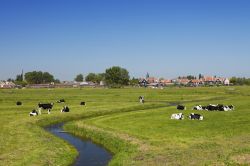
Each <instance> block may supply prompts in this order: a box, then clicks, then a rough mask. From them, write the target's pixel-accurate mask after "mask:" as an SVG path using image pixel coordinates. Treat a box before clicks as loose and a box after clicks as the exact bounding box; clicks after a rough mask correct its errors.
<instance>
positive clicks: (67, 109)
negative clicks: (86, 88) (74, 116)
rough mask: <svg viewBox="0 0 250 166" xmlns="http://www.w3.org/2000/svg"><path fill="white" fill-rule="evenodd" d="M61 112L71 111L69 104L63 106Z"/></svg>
mask: <svg viewBox="0 0 250 166" xmlns="http://www.w3.org/2000/svg"><path fill="white" fill-rule="evenodd" d="M61 112H69V107H68V106H64V107H63V108H62V110H61Z"/></svg>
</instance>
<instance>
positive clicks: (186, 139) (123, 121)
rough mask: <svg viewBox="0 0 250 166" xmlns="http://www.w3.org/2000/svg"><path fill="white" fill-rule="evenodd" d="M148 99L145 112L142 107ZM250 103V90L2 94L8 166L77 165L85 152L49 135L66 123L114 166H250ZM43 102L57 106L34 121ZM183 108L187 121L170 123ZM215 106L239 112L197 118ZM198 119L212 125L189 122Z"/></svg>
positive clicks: (1, 149)
mask: <svg viewBox="0 0 250 166" xmlns="http://www.w3.org/2000/svg"><path fill="white" fill-rule="evenodd" d="M140 95H142V96H145V104H140V103H139V102H138V96H140ZM61 98H63V99H65V100H66V103H65V104H67V105H68V106H69V107H70V109H71V112H70V113H66V114H62V113H60V109H61V107H62V106H63V105H64V104H58V103H55V102H56V101H57V100H59V99H61ZM249 99H250V87H248V86H245V87H244V86H242V87H207V88H205V87H202V88H175V87H172V88H166V89H145V88H123V89H98V88H82V89H15V90H14V89H9V90H0V126H1V132H0V165H3V166H6V165H70V164H72V163H73V161H74V159H75V158H76V157H77V151H76V150H75V149H74V148H73V147H72V146H71V145H69V144H68V143H66V142H65V141H63V140H60V139H59V138H57V137H55V136H53V135H52V134H50V133H48V132H46V131H45V130H44V129H43V128H44V127H45V126H48V125H51V124H55V123H59V122H65V126H64V129H65V130H66V131H69V132H71V133H73V134H75V135H77V136H79V137H84V138H90V139H92V140H93V141H94V142H96V143H99V144H102V145H103V146H104V147H105V148H107V149H108V150H109V151H111V152H112V153H113V154H114V157H113V159H112V160H111V162H110V165H249V164H250V102H249V101H250V100H249ZM16 101H22V102H23V105H22V106H16V104H15V103H16ZM80 101H85V102H86V103H87V105H86V106H80V104H79V103H80ZM38 102H54V103H55V105H54V108H53V110H52V112H51V114H50V115H48V114H46V111H44V113H43V114H42V115H41V116H37V117H29V116H28V114H29V112H30V111H31V110H32V109H34V108H35V107H36V106H37V103H38ZM178 103H182V104H184V105H186V106H187V110H185V111H184V114H185V119H184V120H182V121H178V120H170V116H171V114H172V113H178V112H180V111H178V110H176V106H175V105H176V104H178ZM210 103H213V104H219V103H222V104H233V105H234V106H235V111H231V112H207V111H192V110H191V109H192V107H193V106H194V105H196V104H210ZM191 112H199V113H200V114H202V115H204V120H203V121H192V120H189V119H188V118H187V117H186V116H187V115H188V114H189V113H191Z"/></svg>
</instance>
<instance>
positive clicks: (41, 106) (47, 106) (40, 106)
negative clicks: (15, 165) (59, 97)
mask: <svg viewBox="0 0 250 166" xmlns="http://www.w3.org/2000/svg"><path fill="white" fill-rule="evenodd" d="M53 105H54V103H38V111H39V114H40V115H41V114H42V113H41V110H42V109H43V110H48V114H50V110H51V109H52V108H53Z"/></svg>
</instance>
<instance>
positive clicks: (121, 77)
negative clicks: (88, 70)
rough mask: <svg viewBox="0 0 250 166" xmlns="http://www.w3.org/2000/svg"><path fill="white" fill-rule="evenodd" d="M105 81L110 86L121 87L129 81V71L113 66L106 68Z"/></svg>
mask: <svg viewBox="0 0 250 166" xmlns="http://www.w3.org/2000/svg"><path fill="white" fill-rule="evenodd" d="M105 82H106V84H107V85H108V86H110V87H122V86H124V85H128V83H129V73H128V71H127V70H126V69H124V68H121V67H119V66H113V67H111V68H108V69H106V72H105Z"/></svg>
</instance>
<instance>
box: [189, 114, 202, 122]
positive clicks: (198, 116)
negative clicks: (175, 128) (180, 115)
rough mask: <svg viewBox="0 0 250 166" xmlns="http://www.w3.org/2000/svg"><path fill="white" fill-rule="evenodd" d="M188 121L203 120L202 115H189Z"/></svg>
mask: <svg viewBox="0 0 250 166" xmlns="http://www.w3.org/2000/svg"><path fill="white" fill-rule="evenodd" d="M189 119H191V120H196V119H197V120H203V116H202V115H200V114H195V113H191V114H190V115H189Z"/></svg>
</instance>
